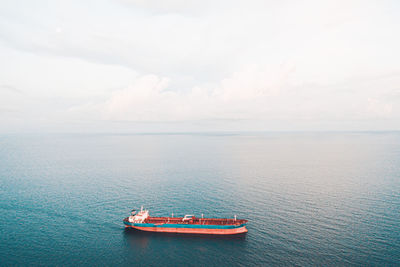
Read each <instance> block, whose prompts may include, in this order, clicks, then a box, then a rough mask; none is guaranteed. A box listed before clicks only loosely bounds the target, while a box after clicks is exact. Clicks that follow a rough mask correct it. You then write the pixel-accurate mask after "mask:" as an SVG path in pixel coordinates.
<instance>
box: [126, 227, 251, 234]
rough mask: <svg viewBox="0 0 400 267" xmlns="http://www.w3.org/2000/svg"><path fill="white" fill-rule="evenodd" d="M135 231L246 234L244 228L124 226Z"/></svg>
mask: <svg viewBox="0 0 400 267" xmlns="http://www.w3.org/2000/svg"><path fill="white" fill-rule="evenodd" d="M126 227H132V228H134V229H137V230H141V231H147V232H159V233H160V232H162V233H182V234H211V235H232V234H242V233H246V232H247V229H246V227H245V226H243V227H240V228H234V229H206V228H164V227H163V228H160V227H140V226H126Z"/></svg>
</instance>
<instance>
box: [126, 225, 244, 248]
mask: <svg viewBox="0 0 400 267" xmlns="http://www.w3.org/2000/svg"><path fill="white" fill-rule="evenodd" d="M123 235H124V239H125V240H126V242H127V244H128V246H129V247H131V248H134V249H147V248H150V247H152V245H153V244H156V245H157V246H158V245H160V244H162V243H165V244H171V245H173V244H175V245H177V244H180V245H182V246H186V245H188V244H189V243H190V244H191V245H193V244H195V245H196V244H197V245H201V244H202V243H203V242H207V243H208V245H209V244H210V243H211V244H214V245H216V246H218V245H225V244H230V245H233V244H235V246H241V245H245V244H246V241H247V233H243V234H236V235H206V234H178V233H155V232H146V231H140V230H136V229H132V228H125V229H124V231H123ZM197 249H200V250H202V249H201V247H197Z"/></svg>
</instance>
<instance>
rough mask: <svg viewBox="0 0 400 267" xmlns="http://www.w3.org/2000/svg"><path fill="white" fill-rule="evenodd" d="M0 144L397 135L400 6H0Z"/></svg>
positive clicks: (168, 0)
mask: <svg viewBox="0 0 400 267" xmlns="http://www.w3.org/2000/svg"><path fill="white" fill-rule="evenodd" d="M0 59H1V60H0V73H1V74H0V132H42V131H43V132H63V131H66V132H77V131H78V132H79V131H83V132H86V131H100V132H104V131H107V132H114V131H117V132H118V131H127V132H148V131H214V130H219V131H220V130H223V131H229V130H241V131H254V130H265V131H269V130H274V131H275V130H283V131H288V130H400V1H397V0H393V1H385V0H377V1H369V0H361V1H352V0H346V1H339V0H334V1H321V0H315V1H297V0H296V1H295V0H292V1H285V0H282V1H266V0H264V1H251V0H247V1H232V0H229V1H228V0H227V1H218V0H213V1H208V0H202V1H189V0H154V1H152V0H114V1H111V0H109V1H101V0H96V1H82V0H80V1H54V0H53V1H30V0H28V1H16V0H12V1H5V0H0Z"/></svg>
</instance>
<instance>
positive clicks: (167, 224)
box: [123, 207, 247, 235]
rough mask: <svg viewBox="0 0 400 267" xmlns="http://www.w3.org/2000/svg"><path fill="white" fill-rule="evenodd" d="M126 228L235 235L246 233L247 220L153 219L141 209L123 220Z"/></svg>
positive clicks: (189, 216) (193, 217)
mask: <svg viewBox="0 0 400 267" xmlns="http://www.w3.org/2000/svg"><path fill="white" fill-rule="evenodd" d="M123 222H124V224H125V227H127V228H134V229H137V230H141V231H147V232H164V233H184V234H210V235H233V234H242V233H246V232H247V229H246V223H247V220H243V219H242V220H240V219H236V215H235V217H234V218H233V219H216V218H203V215H202V218H196V217H195V216H194V215H185V216H184V217H174V216H173V214H172V216H171V217H151V216H149V211H148V210H145V209H143V207H142V208H141V210H140V211H139V212H137V213H136V211H135V210H132V214H131V216H129V217H126V218H125V219H124V220H123Z"/></svg>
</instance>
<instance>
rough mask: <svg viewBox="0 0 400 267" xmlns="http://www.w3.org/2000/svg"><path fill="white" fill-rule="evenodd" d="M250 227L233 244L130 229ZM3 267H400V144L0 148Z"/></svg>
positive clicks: (338, 135)
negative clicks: (144, 216) (231, 222)
mask: <svg viewBox="0 0 400 267" xmlns="http://www.w3.org/2000/svg"><path fill="white" fill-rule="evenodd" d="M141 206H143V207H144V208H146V209H148V210H149V211H150V215H152V216H171V214H172V213H173V214H174V216H184V215H185V214H194V215H196V216H197V217H200V216H201V214H204V217H215V218H234V216H235V215H236V216H237V218H240V219H247V220H248V224H247V228H248V233H246V234H243V235H234V236H208V235H185V234H162V233H146V232H140V231H135V230H129V229H125V228H124V225H123V222H122V220H123V219H124V218H125V217H127V216H129V214H130V211H131V210H132V209H138V208H140V207H141ZM0 265H1V266H22V265H28V266H400V133H399V132H292V133H287V132H270V133H240V132H224V133H212V132H211V133H162V134H153V133H144V134H114V133H110V134H107V133H102V134H92V133H85V134H59V133H58V134H3V135H0Z"/></svg>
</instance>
